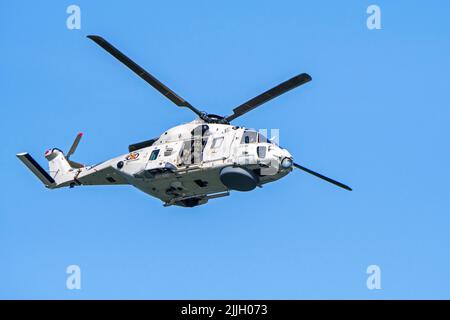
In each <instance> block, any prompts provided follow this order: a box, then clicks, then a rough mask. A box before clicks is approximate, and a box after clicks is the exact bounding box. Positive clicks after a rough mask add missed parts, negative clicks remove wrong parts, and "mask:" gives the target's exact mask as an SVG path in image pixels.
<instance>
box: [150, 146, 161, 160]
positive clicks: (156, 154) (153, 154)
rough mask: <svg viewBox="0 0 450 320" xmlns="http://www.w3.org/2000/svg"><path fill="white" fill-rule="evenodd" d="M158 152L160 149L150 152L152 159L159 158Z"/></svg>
mask: <svg viewBox="0 0 450 320" xmlns="http://www.w3.org/2000/svg"><path fill="white" fill-rule="evenodd" d="M158 154H159V149H155V150H153V151H152V153H151V154H150V160H156V158H158Z"/></svg>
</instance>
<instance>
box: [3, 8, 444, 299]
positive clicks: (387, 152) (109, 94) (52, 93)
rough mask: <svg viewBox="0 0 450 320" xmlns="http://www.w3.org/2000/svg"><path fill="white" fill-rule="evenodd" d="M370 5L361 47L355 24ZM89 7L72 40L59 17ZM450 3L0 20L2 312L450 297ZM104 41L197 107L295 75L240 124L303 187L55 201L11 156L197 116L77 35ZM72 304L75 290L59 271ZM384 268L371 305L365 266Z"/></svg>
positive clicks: (67, 195)
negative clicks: (373, 21) (9, 302)
mask: <svg viewBox="0 0 450 320" xmlns="http://www.w3.org/2000/svg"><path fill="white" fill-rule="evenodd" d="M373 3H375V4H377V5H379V6H380V8H381V12H382V16H381V19H382V21H381V23H382V29H381V30H368V29H367V27H366V18H367V14H366V8H367V7H368V6H369V5H370V4H373ZM70 4H77V5H79V6H80V8H81V30H68V29H67V28H66V18H67V16H68V15H67V14H66V8H67V6H69V5H70ZM448 12H450V6H449V4H448V2H446V1H426V2H425V1H421V2H414V3H413V2H410V1H376V2H371V1H370V2H369V1H346V2H345V5H344V4H342V3H340V2H336V1H313V2H311V1H280V2H277V3H276V5H275V4H274V2H273V1H260V0H259V1H245V2H244V1H216V2H214V3H213V2H211V1H170V2H167V3H166V4H163V3H161V2H160V1H159V2H156V1H136V2H132V3H127V4H125V3H119V2H117V3H111V2H110V1H95V2H93V1H76V2H66V1H60V3H58V4H57V3H56V2H51V1H47V2H43V3H39V4H36V3H32V2H25V1H8V2H6V1H3V2H2V3H1V4H0V40H1V50H0V60H1V69H2V72H1V73H0V88H1V95H0V101H1V106H2V109H1V110H2V111H1V112H2V115H1V117H0V124H1V126H0V130H1V136H2V148H1V150H0V152H1V157H0V164H1V168H2V175H1V176H2V181H3V183H2V187H1V189H2V190H1V192H0V200H1V201H0V212H1V213H0V298H8V299H11V298H12V299H15V298H32V299H33V298H39V299H48V298H59V299H79V298H87V299H91V298H125V299H133V298H136V299H171V298H183V299H190V298H195V299H197V298H205V299H208V298H213V299H217V298H237V299H240V298H255V299H259V298H263V299H309V298H323V299H330V298H343V299H348V298H357V299H380V298H396V299H398V298H425V299H429V298H450V293H449V292H450V291H449V290H450V272H449V270H450V255H449V251H448V247H449V244H450V233H449V232H448V228H449V225H450V203H449V201H450V200H449V199H450V194H449V191H450V189H449V185H448V181H449V180H450V172H449V169H448V164H449V160H450V149H449V148H448V138H449V136H450V126H449V120H450V111H449V110H450V108H449V105H450V91H449V84H450V83H449V79H448V74H449V73H450V60H449V57H450V42H449V38H450V28H449V25H448ZM88 34H99V35H102V36H104V37H105V38H107V39H108V40H109V41H111V42H112V43H113V44H114V45H116V46H117V47H118V48H120V49H121V50H122V51H123V52H125V53H126V54H128V55H129V56H130V57H131V58H133V59H134V60H135V61H136V62H138V63H139V64H141V65H142V66H143V67H145V68H146V69H148V70H149V71H150V72H152V73H154V74H155V75H156V76H157V77H159V78H160V79H161V80H162V81H163V82H165V83H166V84H168V85H169V86H170V87H171V88H172V89H174V90H175V91H176V92H177V93H179V94H180V95H181V96H183V97H185V98H186V99H187V100H189V101H190V102H191V103H192V104H193V105H195V106H198V107H199V108H200V109H205V110H208V111H209V112H212V113H218V114H229V113H230V111H231V110H232V108H233V107H235V106H237V105H239V104H241V103H242V102H244V101H246V100H247V99H249V98H251V97H253V96H255V95H257V94H259V93H261V92H262V91H264V90H266V89H268V88H270V87H272V86H274V85H276V84H278V83H279V82H282V81H284V80H286V79H288V78H290V77H292V76H294V75H296V74H298V73H301V72H308V73H309V74H311V76H312V77H313V81H312V82H310V83H308V84H307V85H305V86H303V87H301V88H299V89H296V90H294V91H292V92H290V93H288V94H286V95H284V96H282V97H280V98H278V99H276V100H273V101H271V102H270V103H268V104H266V105H264V106H263V107H261V108H259V109H257V110H255V111H253V112H251V113H249V114H248V115H246V116H243V117H241V118H239V119H238V120H236V121H235V123H236V124H238V125H245V126H248V127H254V128H267V129H271V128H279V129H280V141H281V144H282V145H283V146H285V147H286V148H288V149H289V151H290V152H291V153H292V154H293V155H294V156H295V158H296V161H297V162H299V163H301V164H303V165H305V166H307V167H311V168H312V169H314V170H317V171H319V172H321V173H324V174H326V175H329V176H330V177H333V178H335V179H337V180H341V181H343V182H345V183H347V184H349V185H350V186H352V187H353V188H354V191H353V192H346V191H344V190H341V189H339V188H336V187H334V186H333V185H331V184H327V183H324V182H323V181H321V180H318V179H316V178H314V177H312V176H309V175H307V174H304V173H302V172H300V171H295V172H293V173H291V174H290V175H288V176H287V177H285V178H284V179H282V180H280V181H278V182H276V183H273V184H270V185H267V186H265V187H264V188H263V189H259V190H256V191H254V192H251V193H237V192H235V193H233V194H232V196H231V197H228V198H222V199H217V200H213V201H211V202H210V203H209V204H207V205H206V206H200V207H196V208H194V209H184V208H178V207H169V208H163V206H162V203H161V202H160V201H159V200H157V199H154V198H151V197H149V196H147V195H145V194H144V193H141V192H139V191H138V190H136V189H133V188H131V187H126V186H121V187H84V188H74V189H70V190H69V189H60V190H53V191H50V190H47V189H45V188H44V187H43V186H42V185H41V184H40V182H39V181H38V180H37V179H36V178H35V177H34V176H32V174H31V173H30V172H29V171H28V170H27V169H26V168H25V167H24V166H23V165H22V163H20V161H18V159H16V157H15V154H16V153H18V152H22V151H28V152H30V153H31V154H32V155H33V156H34V157H35V158H36V159H37V160H38V161H39V162H40V163H41V164H42V165H45V166H46V161H45V159H44V157H43V153H44V151H45V150H46V149H48V148H51V147H59V148H61V149H63V150H66V151H67V149H68V148H69V147H70V145H71V143H72V141H73V139H74V138H75V135H76V133H78V132H80V131H81V132H83V133H84V134H85V135H84V137H83V140H82V142H81V143H80V145H79V147H78V149H77V152H76V154H75V155H74V156H73V159H74V160H76V161H81V162H83V163H88V164H94V163H97V162H99V161H102V160H105V159H108V158H111V157H113V156H116V155H119V154H123V153H125V152H126V150H127V146H128V144H130V143H134V142H138V141H142V140H146V139H149V138H152V137H154V136H156V135H158V134H160V133H161V132H163V131H165V130H166V129H167V128H170V127H172V126H175V125H177V124H179V123H182V122H188V121H190V120H192V119H193V115H192V114H191V113H190V112H189V111H188V110H183V109H178V108H176V107H175V106H174V105H172V104H171V103H170V101H168V100H166V99H165V98H164V97H162V96H161V95H160V94H159V93H158V92H157V91H155V90H154V89H152V88H151V87H149V86H148V84H146V83H145V82H144V81H142V80H141V79H139V78H138V77H137V76H135V75H134V74H133V73H132V72H131V71H129V70H127V69H126V68H125V67H124V66H122V65H121V64H120V63H119V62H117V61H116V60H114V59H113V58H112V57H111V56H109V55H108V54H107V53H106V52H104V51H103V50H102V49H101V48H99V47H98V46H96V45H95V44H94V43H92V42H91V41H89V40H88V39H86V38H85V36H86V35H88ZM71 264H76V265H79V266H80V267H81V271H82V278H81V279H82V280H81V283H82V289H81V290H78V291H77V290H67V289H66V277H67V274H66V272H65V271H66V267H67V266H68V265H71ZM372 264H376V265H378V266H380V268H381V272H382V273H381V275H382V276H381V286H382V289H381V290H368V289H367V287H366V279H367V276H368V275H367V274H366V268H367V266H369V265H372Z"/></svg>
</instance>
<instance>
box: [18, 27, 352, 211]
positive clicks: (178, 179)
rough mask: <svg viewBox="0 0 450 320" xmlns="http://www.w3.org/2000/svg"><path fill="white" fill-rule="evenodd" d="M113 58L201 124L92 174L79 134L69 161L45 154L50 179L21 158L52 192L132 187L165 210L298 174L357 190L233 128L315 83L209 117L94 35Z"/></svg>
mask: <svg viewBox="0 0 450 320" xmlns="http://www.w3.org/2000/svg"><path fill="white" fill-rule="evenodd" d="M88 38H89V39H91V40H92V41H94V42H95V43H96V44H98V45H99V46H100V47H102V48H103V49H104V50H106V51H107V52H108V53H109V54H111V55H112V56H113V57H115V58H116V59H117V60H119V61H120V62H121V63H123V64H124V65H125V66H127V67H128V68H129V69H130V70H132V71H133V72H134V73H135V74H137V75H138V76H139V77H140V78H142V79H143V80H144V81H146V82H147V83H148V84H149V85H151V86H152V87H153V88H154V89H156V90H157V91H158V92H160V93H161V94H162V95H164V96H165V97H166V98H167V99H169V100H170V101H171V102H172V103H174V104H175V105H176V106H178V107H182V108H187V109H189V110H190V111H192V112H193V113H195V114H196V115H197V116H198V117H199V119H198V120H194V121H192V122H189V123H186V124H183V125H179V126H176V127H173V128H171V129H170V130H167V131H166V132H164V133H163V134H162V135H161V136H160V137H159V138H157V139H152V140H148V141H143V142H140V143H136V144H133V145H130V146H129V151H130V152H129V153H127V154H124V155H121V156H118V157H116V158H114V159H111V160H108V161H105V162H102V163H100V164H97V165H94V166H84V165H82V164H80V163H77V162H75V161H72V160H70V156H71V155H72V154H74V152H75V150H76V148H77V146H78V143H79V142H80V139H81V137H82V134H81V133H80V134H78V135H77V137H76V139H75V141H74V142H73V144H72V146H71V148H70V149H69V151H68V152H67V154H64V153H63V152H62V151H61V150H59V149H56V148H53V149H51V150H48V151H47V152H46V153H45V157H46V158H47V160H48V161H49V172H47V171H45V170H44V169H43V168H42V167H41V166H40V165H39V164H38V163H37V162H36V161H35V160H34V159H33V157H32V156H31V155H30V154H28V153H26V152H24V153H19V154H17V157H18V158H19V159H20V160H21V161H22V162H23V163H24V164H25V165H26V166H27V167H28V168H29V169H30V170H31V171H32V172H33V173H34V174H35V175H36V177H37V178H39V179H40V180H41V181H42V182H43V183H44V185H45V186H46V187H48V188H50V189H54V188H61V187H67V186H69V187H75V186H77V185H117V184H129V185H132V186H134V187H136V188H138V189H139V190H141V191H143V192H145V193H147V194H149V195H151V196H154V197H156V198H158V199H161V200H162V201H164V203H165V205H166V206H169V205H179V206H184V207H194V206H197V205H200V204H204V203H206V202H208V200H209V199H213V198H218V197H223V196H227V195H229V191H230V190H238V191H250V190H253V189H255V188H256V187H261V186H262V185H263V184H266V183H269V182H273V181H275V180H278V179H280V178H282V177H284V176H285V175H286V174H288V173H289V172H291V171H292V169H293V167H295V168H297V169H299V170H302V171H304V172H307V173H309V174H311V175H313V176H316V177H318V178H320V179H322V180H325V181H327V182H329V183H332V184H334V185H336V186H338V187H340V188H343V189H346V190H349V191H351V190H352V189H351V188H350V187H349V186H347V185H345V184H343V183H341V182H339V181H336V180H333V179H331V178H328V177H326V176H324V175H322V174H320V173H317V172H315V171H312V170H311V169H308V168H306V167H304V166H302V165H300V164H298V163H294V162H293V159H292V156H291V154H290V153H289V152H288V151H287V150H286V149H283V148H281V147H279V146H278V145H277V144H275V143H273V142H271V141H269V140H267V138H266V137H264V135H262V134H260V133H258V132H256V131H254V130H248V129H246V128H243V127H237V126H233V125H231V124H230V123H231V121H234V120H235V119H236V118H238V117H240V116H242V115H244V114H246V113H247V112H249V111H251V110H253V109H255V108H257V107H259V106H261V105H262V104H264V103H266V102H268V101H270V100H272V99H274V98H276V97H278V96H280V95H282V94H284V93H286V92H288V91H290V90H292V89H294V88H297V87H298V86H301V85H304V84H305V83H308V82H309V81H311V79H312V78H311V76H310V75H309V74H307V73H301V74H298V75H296V76H294V77H292V78H290V79H288V80H286V81H284V82H282V83H280V84H278V85H276V86H275V87H273V88H271V89H269V90H267V91H265V92H263V93H261V94H259V95H257V96H255V97H254V98H252V99H250V100H248V101H246V102H245V103H243V104H241V105H239V106H237V107H235V108H234V109H233V113H232V114H230V115H229V116H226V117H224V116H218V115H214V114H208V113H207V112H205V111H201V110H199V109H197V108H196V107H194V106H193V105H191V104H190V103H189V102H188V101H186V100H185V99H183V98H181V97H180V96H179V95H177V94H176V93H175V92H174V91H172V90H171V89H170V88H169V87H167V86H166V85H164V84H163V83H162V82H161V81H159V80H158V79H156V78H155V77H154V76H153V75H151V74H150V73H148V72H147V71H146V70H144V69H143V68H142V67H140V66H139V65H138V64H136V63H135V62H134V61H132V60H131V59H130V58H128V57H127V56H126V55H124V54H123V53H122V52H121V51H119V50H118V49H117V48H115V47H114V46H113V45H112V44H110V43H109V42H108V41H106V40H105V39H104V38H102V37H101V36H98V35H89V36H88Z"/></svg>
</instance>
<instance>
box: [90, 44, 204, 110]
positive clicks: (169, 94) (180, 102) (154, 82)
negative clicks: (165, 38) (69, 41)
mask: <svg viewBox="0 0 450 320" xmlns="http://www.w3.org/2000/svg"><path fill="white" fill-rule="evenodd" d="M87 37H88V38H89V39H91V40H92V41H94V42H95V43H97V44H98V45H99V46H100V47H102V48H103V49H105V50H106V51H108V52H109V53H110V54H111V55H112V56H113V57H115V58H116V59H117V60H119V61H120V62H122V63H123V64H124V65H126V66H127V67H128V68H130V69H131V70H132V71H134V73H136V74H137V75H138V76H139V77H141V78H142V79H144V80H145V81H146V82H147V83H148V84H150V85H151V86H152V87H153V88H155V89H156V90H158V91H159V92H160V93H161V94H163V95H164V96H165V97H166V98H167V99H169V100H170V101H172V102H173V103H175V104H176V105H177V106H179V107H186V108H189V109H191V110H192V111H193V112H194V113H196V114H197V115H198V116H201V115H202V114H203V113H202V112H201V111H200V110H198V109H197V108H195V107H193V106H192V105H191V104H190V103H189V102H187V101H186V100H184V99H183V98H181V97H180V96H179V95H177V94H176V93H175V92H173V91H172V90H171V89H169V88H168V87H166V86H165V85H164V84H163V83H162V82H160V81H159V80H158V79H156V78H155V77H154V76H152V75H151V74H150V73H148V72H147V71H145V70H144V69H143V68H142V67H140V66H139V65H138V64H136V63H135V62H134V61H133V60H131V59H130V58H128V57H127V56H126V55H124V54H123V53H122V52H120V51H119V50H118V49H117V48H115V47H114V46H113V45H112V44H110V43H109V42H108V41H106V40H105V39H103V38H102V37H100V36H96V35H89V36H87Z"/></svg>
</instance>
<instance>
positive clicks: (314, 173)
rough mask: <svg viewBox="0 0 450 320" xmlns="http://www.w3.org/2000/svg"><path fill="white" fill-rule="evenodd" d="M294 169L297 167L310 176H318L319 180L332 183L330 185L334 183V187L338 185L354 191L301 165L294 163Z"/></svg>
mask: <svg viewBox="0 0 450 320" xmlns="http://www.w3.org/2000/svg"><path fill="white" fill-rule="evenodd" d="M294 167H296V168H297V169H300V170H303V171H305V172H307V173H309V174H312V175H313V176H316V177H317V178H320V179H323V180H325V181H328V182H330V183H332V184H334V185H336V186H338V187H341V188H344V189H345V190H348V191H352V188H350V187H349V186H346V185H345V184H343V183H340V182H339V181H336V180H333V179H331V178H328V177H325V176H323V175H321V174H320V173H317V172H314V171H312V170H310V169H308V168H305V167H303V166H301V165H299V164H297V163H294Z"/></svg>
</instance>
